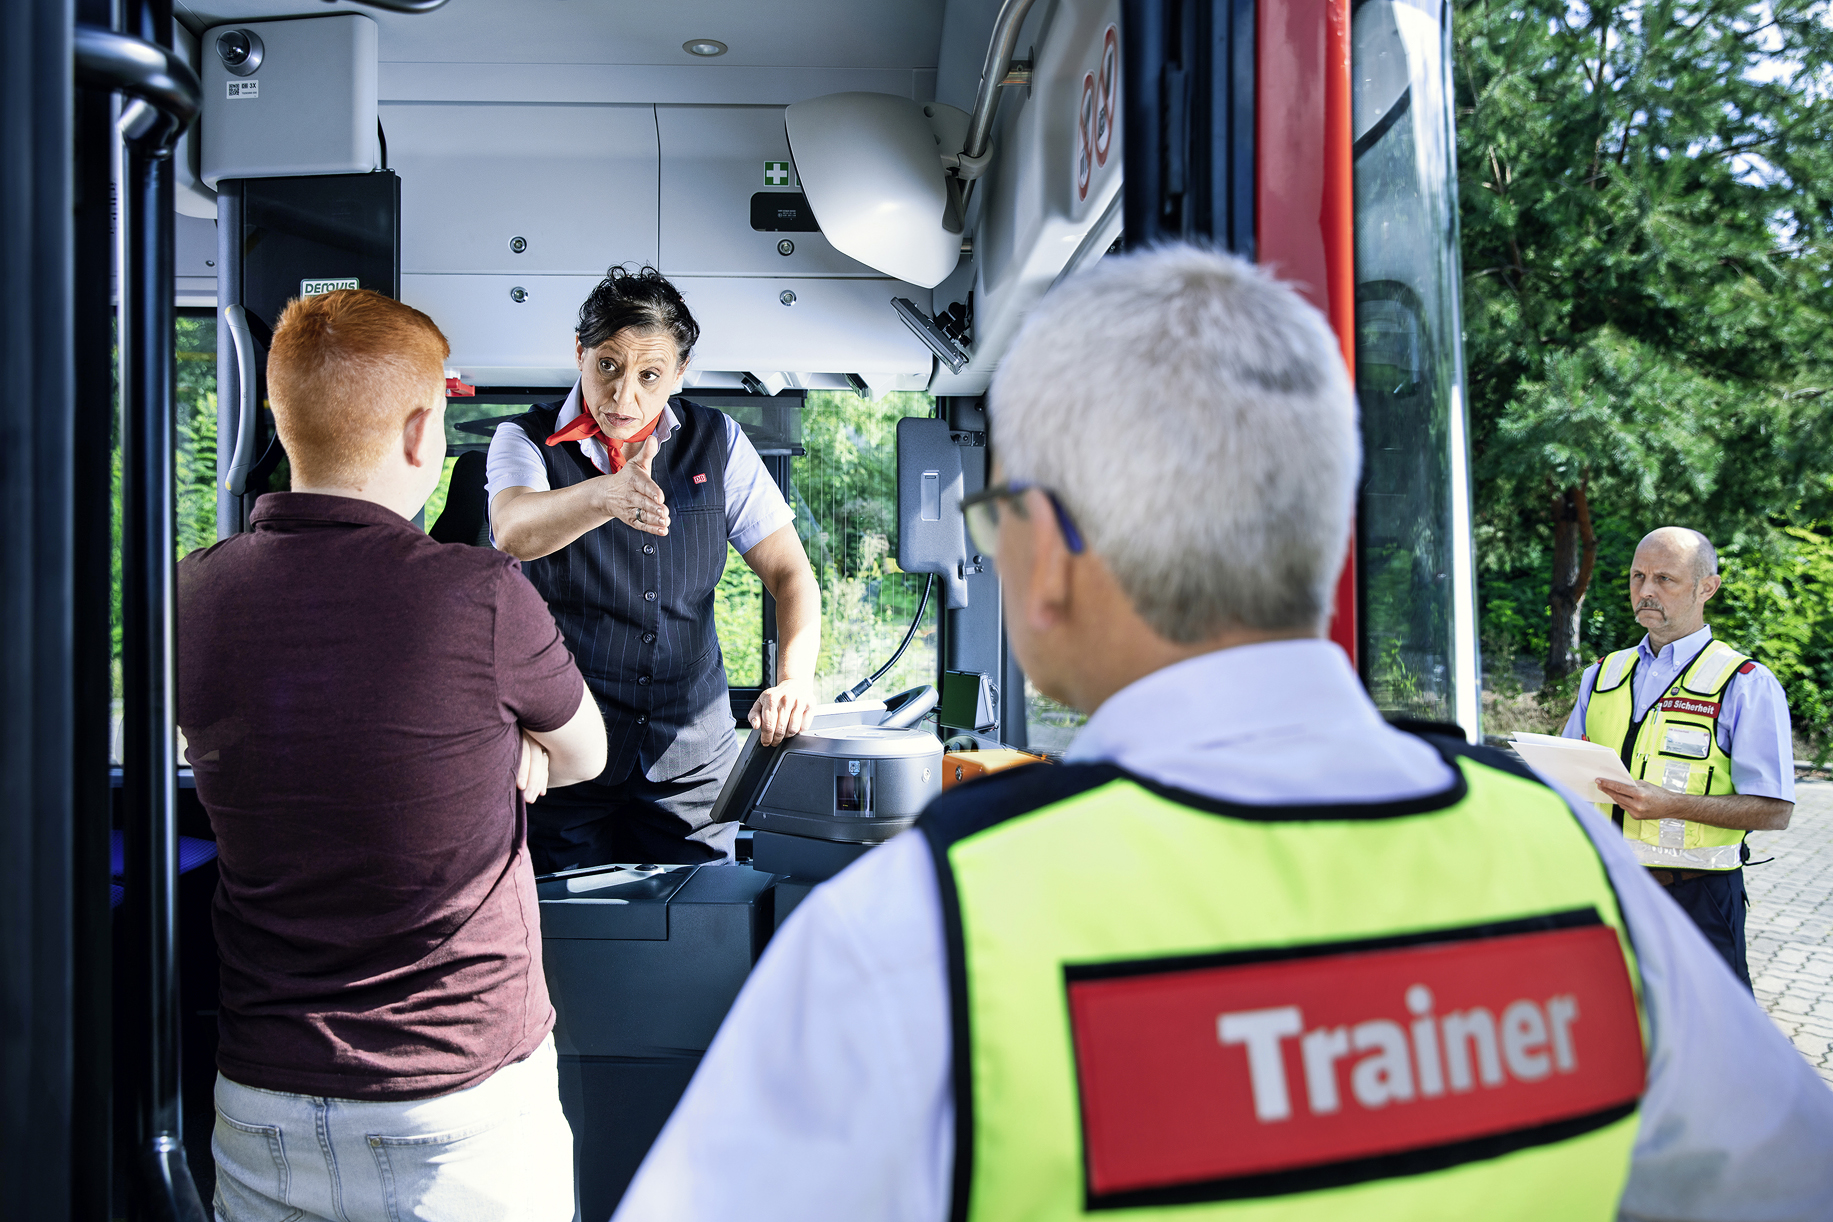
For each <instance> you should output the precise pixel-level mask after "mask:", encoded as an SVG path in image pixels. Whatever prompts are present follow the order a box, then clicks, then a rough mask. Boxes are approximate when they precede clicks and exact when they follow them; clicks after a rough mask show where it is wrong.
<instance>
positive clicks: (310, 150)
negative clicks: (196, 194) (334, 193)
mask: <svg viewBox="0 0 1833 1222" xmlns="http://www.w3.org/2000/svg"><path fill="white" fill-rule="evenodd" d="M238 29H248V30H253V31H254V32H255V33H257V34H258V35H260V38H261V42H262V44H263V47H264V54H263V56H262V60H261V66H260V69H259V70H258V71H257V72H255V73H254V74H253V75H251V76H246V77H242V76H233V75H231V74H230V72H229V70H228V69H227V68H225V67H224V66H223V60H222V57H221V56H220V55H218V54H217V50H216V40H217V38H218V36H219V35H221V34H223V33H225V32H227V31H229V30H238ZM198 42H199V44H200V45H199V47H198V57H199V58H200V59H201V60H202V61H203V73H202V76H203V88H204V110H203V115H202V116H201V118H200V119H199V126H200V127H201V129H202V133H203V150H202V155H201V157H200V159H199V160H200V167H201V169H202V171H203V179H204V184H205V185H206V186H208V187H211V188H212V189H214V188H215V187H216V184H217V183H218V182H219V181H220V180H222V179H225V178H278V177H284V176H287V175H293V174H358V173H364V172H367V171H369V170H373V169H375V168H376V165H377V161H376V157H377V146H376V70H377V65H376V23H375V22H374V21H372V20H370V19H369V18H368V17H365V16H363V15H362V14H361V13H333V14H330V15H328V16H324V17H310V18H300V19H296V20H290V21H237V22H229V23H227V24H224V25H219V26H214V27H212V28H211V29H208V30H205V31H204V36H203V37H202V38H200V39H199V40H198ZM232 89H233V93H232V92H231V91H232Z"/></svg>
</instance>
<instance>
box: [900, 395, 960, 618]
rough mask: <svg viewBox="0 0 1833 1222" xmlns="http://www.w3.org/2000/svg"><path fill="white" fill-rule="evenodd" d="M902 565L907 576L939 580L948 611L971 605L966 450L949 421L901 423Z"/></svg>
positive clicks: (909, 420)
mask: <svg viewBox="0 0 1833 1222" xmlns="http://www.w3.org/2000/svg"><path fill="white" fill-rule="evenodd" d="M897 564H898V567H899V568H901V569H903V570H904V571H905V572H906V573H934V574H936V575H937V576H939V577H940V578H941V579H942V585H943V590H944V593H945V598H944V604H943V605H944V606H946V607H948V608H950V609H954V610H959V609H960V608H962V607H965V606H967V578H966V575H965V574H966V567H967V531H966V529H965V526H964V524H963V522H962V519H961V450H960V449H959V447H957V446H956V445H955V442H954V439H953V437H952V435H951V434H950V431H949V427H948V422H947V421H946V420H938V419H931V418H928V417H922V416H910V417H906V418H905V419H903V420H900V421H898V422H897Z"/></svg>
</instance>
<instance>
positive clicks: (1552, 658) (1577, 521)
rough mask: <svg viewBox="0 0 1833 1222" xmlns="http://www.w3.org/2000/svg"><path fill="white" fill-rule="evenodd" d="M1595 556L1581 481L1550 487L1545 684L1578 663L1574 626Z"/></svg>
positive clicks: (1594, 540)
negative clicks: (1550, 578)
mask: <svg viewBox="0 0 1833 1222" xmlns="http://www.w3.org/2000/svg"><path fill="white" fill-rule="evenodd" d="M1597 558H1598V541H1597V533H1596V532H1595V531H1593V530H1592V529H1591V505H1590V503H1589V502H1588V501H1587V500H1586V498H1585V485H1584V483H1583V482H1582V481H1581V482H1580V483H1577V484H1574V485H1572V486H1570V487H1568V488H1564V489H1561V490H1558V491H1556V492H1554V494H1553V586H1552V589H1551V590H1550V591H1549V592H1548V595H1547V606H1548V607H1549V608H1551V609H1552V612H1553V615H1552V620H1551V622H1550V623H1548V625H1547V674H1546V681H1547V682H1548V683H1552V682H1554V681H1556V680H1559V679H1563V678H1565V677H1566V676H1567V675H1569V674H1571V673H1572V672H1573V671H1575V670H1577V669H1578V668H1579V667H1580V666H1582V665H1584V658H1583V655H1582V654H1581V653H1580V652H1579V644H1578V629H1579V624H1580V622H1581V620H1582V619H1583V613H1584V609H1585V592H1586V591H1587V590H1588V589H1590V587H1591V573H1592V570H1593V569H1595V568H1596V567H1597Z"/></svg>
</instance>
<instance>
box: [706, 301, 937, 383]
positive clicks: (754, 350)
mask: <svg viewBox="0 0 1833 1222" xmlns="http://www.w3.org/2000/svg"><path fill="white" fill-rule="evenodd" d="M675 283H676V285H677V287H679V288H680V290H681V294H682V296H683V297H685V298H686V300H687V308H688V309H689V310H691V311H693V314H694V318H695V320H696V321H697V322H699V324H700V344H699V346H698V347H697V348H695V349H694V365H695V367H696V368H698V369H701V370H705V371H709V372H712V371H721V370H737V371H744V372H747V373H751V374H753V375H755V376H757V377H759V378H760V379H761V378H762V377H763V375H765V374H770V373H784V374H792V373H855V374H858V375H859V376H860V377H862V378H864V379H865V380H866V382H867V383H869V384H873V383H875V380H876V381H884V380H888V379H897V380H899V381H898V386H899V388H915V387H921V386H922V385H924V384H925V383H926V382H927V381H928V379H929V371H930V356H929V350H928V349H927V348H924V347H923V346H922V345H921V344H920V343H918V342H917V341H916V339H915V338H914V337H913V336H912V335H911V334H910V332H909V331H908V330H906V329H905V328H904V325H903V324H902V323H901V322H899V321H898V318H897V315H896V314H894V313H893V312H892V310H891V299H892V298H893V297H908V296H909V295H910V294H912V293H914V292H918V291H919V290H918V289H916V287H915V286H913V285H910V284H905V283H901V282H899V281H896V280H860V279H847V278H840V277H833V278H826V279H819V278H814V277H803V278H790V277H775V276H771V277H763V276H742V277H740V276H722V277H694V278H688V277H683V278H681V279H680V280H677V281H676V282H675ZM910 379H916V380H915V381H914V383H911V382H910Z"/></svg>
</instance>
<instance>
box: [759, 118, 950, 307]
mask: <svg viewBox="0 0 1833 1222" xmlns="http://www.w3.org/2000/svg"><path fill="white" fill-rule="evenodd" d="M947 109H948V108H946V107H939V106H929V107H925V106H924V105H923V104H921V103H919V102H915V101H912V100H911V99H909V98H900V97H894V96H892V95H891V94H887V93H835V94H829V95H827V96H825V97H819V98H811V99H810V100H808V101H806V102H798V103H796V104H795V105H794V106H791V107H789V109H788V110H787V111H785V112H784V122H785V124H786V126H787V129H788V133H789V146H790V148H791V149H792V150H793V152H794V154H795V162H796V168H797V169H798V170H799V171H800V173H801V176H802V187H803V191H804V192H805V193H806V194H807V196H808V202H809V204H810V205H811V206H812V207H813V208H814V211H815V218H816V219H817V220H818V221H819V222H820V223H821V232H822V233H824V234H826V235H827V238H828V240H829V241H830V242H832V243H833V244H834V246H835V247H836V248H838V249H839V250H841V251H844V252H845V253H847V254H849V255H851V256H853V257H854V258H855V259H858V260H859V261H860V262H861V263H864V264H866V265H867V266H869V267H875V268H877V269H878V270H880V271H882V272H885V273H886V274H888V275H892V276H896V277H897V278H898V279H900V280H907V281H909V282H910V283H912V284H920V285H922V286H923V287H924V288H933V287H935V286H936V285H937V284H940V283H941V282H942V281H943V280H944V279H946V278H947V276H948V274H949V273H950V272H952V271H954V270H955V265H956V264H957V263H959V262H960V261H961V234H960V225H959V222H958V221H957V222H956V225H955V231H954V232H952V233H951V232H949V230H948V229H947V228H945V227H944V222H945V219H946V218H947V216H948V213H949V206H948V176H947V174H946V173H945V172H944V170H943V167H942V160H941V155H940V154H939V152H938V147H939V144H940V137H939V136H938V134H937V131H936V127H937V124H936V121H935V118H934V114H927V113H925V111H926V110H927V111H930V112H935V113H945V112H946V111H947ZM948 117H949V118H950V119H952V118H953V116H948ZM946 126H947V127H950V128H952V127H954V126H955V124H953V123H952V122H950V123H948V124H946ZM959 151H960V150H959V149H951V150H948V152H949V153H951V154H952V153H956V152H959Z"/></svg>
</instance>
